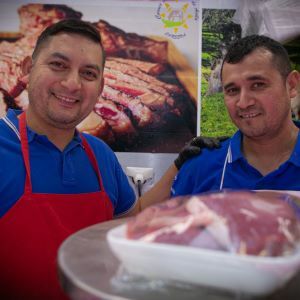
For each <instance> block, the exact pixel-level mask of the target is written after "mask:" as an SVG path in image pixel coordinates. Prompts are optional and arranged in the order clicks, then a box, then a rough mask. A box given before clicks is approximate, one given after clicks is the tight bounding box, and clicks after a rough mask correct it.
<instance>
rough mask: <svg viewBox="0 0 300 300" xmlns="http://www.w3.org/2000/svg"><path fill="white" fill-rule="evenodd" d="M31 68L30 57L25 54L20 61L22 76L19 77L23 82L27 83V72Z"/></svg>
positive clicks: (28, 72)
mask: <svg viewBox="0 0 300 300" xmlns="http://www.w3.org/2000/svg"><path fill="white" fill-rule="evenodd" d="M31 68H32V58H31V57H30V56H26V57H25V58H24V59H23V61H22V63H21V70H22V77H21V78H20V79H21V80H22V81H23V82H25V83H28V81H29V74H30V71H31Z"/></svg>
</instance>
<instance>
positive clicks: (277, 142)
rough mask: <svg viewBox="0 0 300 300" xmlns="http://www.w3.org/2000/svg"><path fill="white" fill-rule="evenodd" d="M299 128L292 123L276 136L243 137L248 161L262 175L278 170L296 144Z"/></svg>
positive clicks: (244, 151)
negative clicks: (287, 128)
mask: <svg viewBox="0 0 300 300" xmlns="http://www.w3.org/2000/svg"><path fill="white" fill-rule="evenodd" d="M298 132H299V129H298V128H297V127H296V126H295V125H294V124H292V126H290V128H289V130H282V131H281V133H280V134H278V135H276V136H274V137H262V138H259V139H254V138H249V137H247V136H244V137H243V143H242V147H243V148H242V151H243V153H244V156H245V158H246V159H247V161H248V163H249V164H250V165H252V166H253V167H254V168H256V169H257V170H258V171H259V172H260V173H261V174H262V175H266V174H268V173H270V172H272V171H274V170H276V169H277V168H278V167H279V166H280V165H281V164H282V163H284V162H286V161H287V160H288V159H289V158H290V156H291V154H292V152H293V150H294V147H295V145H296V142H297V137H298Z"/></svg>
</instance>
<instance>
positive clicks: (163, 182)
mask: <svg viewBox="0 0 300 300" xmlns="http://www.w3.org/2000/svg"><path fill="white" fill-rule="evenodd" d="M227 138H228V137H219V138H212V137H200V136H199V137H195V138H193V139H192V140H191V141H190V142H189V143H188V144H187V145H186V146H184V147H183V148H182V150H181V151H180V153H179V154H178V157H177V158H176V159H175V161H174V164H172V165H171V166H170V167H169V168H168V169H167V171H166V172H165V173H164V175H163V176H162V178H161V179H160V180H159V181H158V182H157V183H156V184H155V185H154V186H153V187H152V188H151V189H150V190H148V191H147V192H146V193H145V194H143V195H142V196H141V197H140V198H139V199H138V201H137V203H136V205H135V206H134V207H133V208H132V209H131V210H130V211H129V212H128V213H127V214H126V216H132V215H135V214H137V213H138V212H140V211H141V210H143V209H145V208H146V207H148V206H150V205H153V204H157V203H160V202H162V201H164V200H167V199H168V198H170V191H171V187H172V185H173V181H174V178H175V176H176V175H177V173H178V171H179V169H180V168H181V166H182V165H183V164H184V162H185V161H187V160H188V159H190V158H192V157H194V156H196V155H199V154H200V153H201V149H202V148H209V149H214V148H219V147H220V142H222V141H224V140H226V139H227Z"/></svg>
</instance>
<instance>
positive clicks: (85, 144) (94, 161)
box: [80, 133, 105, 192]
mask: <svg viewBox="0 0 300 300" xmlns="http://www.w3.org/2000/svg"><path fill="white" fill-rule="evenodd" d="M80 137H81V140H82V145H83V147H84V149H85V151H86V154H87V156H88V158H89V160H90V162H91V164H92V166H93V168H94V170H95V172H96V174H97V177H98V180H99V185H100V188H101V191H103V192H105V189H104V185H103V182H102V176H101V173H100V169H99V166H98V162H97V159H96V156H95V153H94V151H93V150H92V148H91V146H90V145H89V143H88V141H87V140H86V138H85V137H84V135H83V134H82V133H80Z"/></svg>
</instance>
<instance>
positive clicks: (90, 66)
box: [51, 52, 101, 73]
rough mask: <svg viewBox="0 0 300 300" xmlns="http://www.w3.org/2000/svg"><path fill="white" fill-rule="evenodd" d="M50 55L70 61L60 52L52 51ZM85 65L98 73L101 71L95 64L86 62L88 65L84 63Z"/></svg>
mask: <svg viewBox="0 0 300 300" xmlns="http://www.w3.org/2000/svg"><path fill="white" fill-rule="evenodd" d="M51 57H57V58H60V59H62V60H65V61H68V62H69V61H70V59H69V58H68V57H67V56H66V55H64V54H62V53H60V52H53V53H52V54H51ZM85 67H86V68H89V69H94V70H96V71H97V72H98V73H101V68H100V67H99V66H98V65H97V64H88V65H85Z"/></svg>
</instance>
